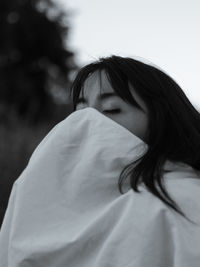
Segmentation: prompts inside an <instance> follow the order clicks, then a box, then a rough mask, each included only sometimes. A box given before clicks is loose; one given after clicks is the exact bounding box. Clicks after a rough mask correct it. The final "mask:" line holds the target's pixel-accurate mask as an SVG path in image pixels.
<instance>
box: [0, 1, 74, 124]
mask: <svg viewBox="0 0 200 267" xmlns="http://www.w3.org/2000/svg"><path fill="white" fill-rule="evenodd" d="M66 15H67V14H66V13H63V11H61V10H59V8H58V7H57V6H56V5H55V3H53V2H52V1H51V0H32V1H31V0H15V1H13V0H1V1H0V39H1V42H0V116H1V117H0V119H1V120H2V119H3V120H5V121H6V120H7V119H8V114H9V111H10V110H12V109H14V110H16V112H17V114H18V115H19V116H20V117H21V118H26V119H28V121H29V120H30V121H31V123H37V122H38V121H40V122H41V121H42V120H47V119H49V118H51V116H53V114H54V113H55V112H56V110H57V106H58V104H59V103H58V102H59V101H60V100H62V99H63V100H64V101H67V88H68V85H69V74H70V71H71V70H73V69H76V66H75V63H74V61H73V52H71V51H69V50H68V49H67V48H66V43H67V42H66V39H67V36H68V32H69V27H68V26H67V23H66Z"/></svg>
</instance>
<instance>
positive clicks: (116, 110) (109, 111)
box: [103, 109, 121, 113]
mask: <svg viewBox="0 0 200 267" xmlns="http://www.w3.org/2000/svg"><path fill="white" fill-rule="evenodd" d="M120 111H121V110H120V109H111V110H104V111H103V112H106V113H119V112H120Z"/></svg>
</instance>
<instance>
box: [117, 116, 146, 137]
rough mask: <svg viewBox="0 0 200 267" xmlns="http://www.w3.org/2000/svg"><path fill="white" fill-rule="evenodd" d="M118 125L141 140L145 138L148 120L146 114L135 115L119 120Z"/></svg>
mask: <svg viewBox="0 0 200 267" xmlns="http://www.w3.org/2000/svg"><path fill="white" fill-rule="evenodd" d="M118 123H120V124H121V125H122V126H124V127H125V128H127V129H128V130H129V131H130V132H132V133H133V134H135V135H137V136H138V137H140V138H143V137H144V136H145V133H146V130H147V125H148V119H147V116H146V114H144V113H140V114H139V113H134V114H130V115H126V116H124V117H122V118H119V121H118Z"/></svg>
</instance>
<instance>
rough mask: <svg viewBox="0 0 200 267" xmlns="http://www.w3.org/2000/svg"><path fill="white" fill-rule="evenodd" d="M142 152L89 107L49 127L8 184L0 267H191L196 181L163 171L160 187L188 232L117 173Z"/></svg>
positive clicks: (195, 264) (184, 169) (199, 243)
mask: <svg viewBox="0 0 200 267" xmlns="http://www.w3.org/2000/svg"><path fill="white" fill-rule="evenodd" d="M146 149H147V145H146V144H145V143H144V142H143V141H142V140H141V139H140V138H138V137H137V136H135V135H133V134H132V133H131V132H129V131H128V130H127V129H125V128H124V127H123V126H121V125H119V124H117V123H116V122H115V121H113V120H111V119H109V118H108V117H106V116H104V115H103V114H101V113H100V112H98V111H97V110H95V109H93V108H86V109H83V110H80V111H76V112H74V113H72V114H70V116H68V117H67V118H66V119H65V120H63V121H62V122H60V123H58V124H57V125H56V126H55V127H54V128H53V129H52V130H51V131H50V132H49V134H48V135H47V136H46V137H45V138H44V139H43V141H42V142H41V143H40V144H39V146H38V147H37V148H36V150H35V151H34V153H33V154H32V156H31V158H30V160H29V164H28V165H27V167H26V168H25V170H24V171H23V172H22V174H21V175H20V177H19V178H18V179H17V180H16V181H15V183H14V185H13V188H12V192H11V195H10V199H9V204H8V208H7V211H6V214H5V217H4V221H3V224H2V228H1V232H0V266H1V267H7V266H8V267H199V266H200V179H199V176H197V175H198V174H199V173H196V172H195V171H194V170H193V169H192V168H191V167H189V166H187V165H185V164H176V165H175V164H172V163H170V162H167V163H166V166H165V169H166V170H168V171H169V172H167V173H166V175H165V180H166V185H167V188H168V191H169V193H170V194H171V196H172V197H173V199H174V200H175V201H176V202H177V204H179V205H180V207H181V208H182V209H183V211H184V212H185V213H186V215H187V216H188V217H189V218H190V219H193V220H195V221H196V222H197V223H199V226H194V225H192V224H191V223H189V222H188V221H187V220H185V219H184V218H183V217H182V216H180V215H179V214H177V213H176V212H175V211H173V210H172V209H170V208H168V207H167V206H166V205H165V204H164V203H163V202H161V201H160V200H159V199H158V198H156V197H155V196H154V195H152V194H151V193H150V192H148V191H147V190H146V188H145V187H144V186H143V184H140V186H139V189H140V190H141V193H136V192H134V191H133V190H132V189H131V188H130V186H129V182H128V180H127V182H126V187H123V188H124V191H125V194H123V195H121V194H120V192H119V190H118V185H117V183H118V178H119V175H120V172H121V170H122V169H123V168H124V167H125V166H126V165H127V164H128V163H130V162H132V161H133V160H134V159H136V158H138V157H139V156H140V155H142V154H143V153H144V152H145V150H146Z"/></svg>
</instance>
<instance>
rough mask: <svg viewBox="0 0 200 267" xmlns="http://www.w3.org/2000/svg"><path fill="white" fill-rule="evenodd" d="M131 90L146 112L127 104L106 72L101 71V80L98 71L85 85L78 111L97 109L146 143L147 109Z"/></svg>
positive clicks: (78, 103) (132, 90)
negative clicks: (112, 85)
mask: <svg viewBox="0 0 200 267" xmlns="http://www.w3.org/2000/svg"><path fill="white" fill-rule="evenodd" d="M100 88H101V90H100ZM130 90H131V93H132V95H133V97H134V99H135V100H136V102H137V103H138V104H139V105H140V106H141V107H142V108H143V110H144V111H145V112H144V111H142V110H140V109H139V108H138V107H136V106H133V105H131V104H129V103H126V102H125V101H124V100H123V99H122V98H121V97H119V96H117V95H116V94H115V91H114V90H113V88H112V87H111V85H110V83H109V81H108V79H107V77H106V74H105V72H104V70H102V71H101V79H100V74H99V73H98V72H97V71H96V72H94V73H92V74H91V75H90V76H89V77H88V78H87V79H86V81H85V83H84V98H82V97H81V96H82V92H80V95H79V100H78V102H77V106H76V110H80V109H83V108H86V107H92V108H95V109H97V110H98V111H99V112H101V113H102V114H104V115H105V116H107V117H109V118H110V119H112V120H114V121H115V122H117V123H119V124H120V125H122V126H123V127H125V128H126V129H128V130H129V131H130V132H132V133H133V134H134V135H136V136H138V137H139V138H140V139H142V140H143V141H144V142H146V140H145V133H146V131H147V127H148V126H147V125H148V117H147V107H146V104H145V103H144V101H143V100H142V99H141V98H140V97H139V96H138V95H137V94H136V92H135V90H134V89H133V87H131V86H130ZM100 95H101V96H100Z"/></svg>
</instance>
